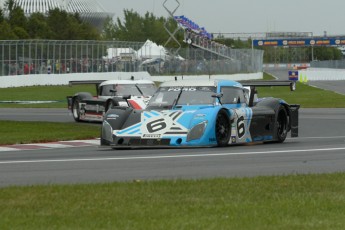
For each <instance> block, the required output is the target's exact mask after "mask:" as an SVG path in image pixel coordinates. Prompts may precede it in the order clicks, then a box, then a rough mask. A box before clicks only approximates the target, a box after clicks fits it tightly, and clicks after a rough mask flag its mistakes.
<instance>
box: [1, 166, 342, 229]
mask: <svg viewBox="0 0 345 230" xmlns="http://www.w3.org/2000/svg"><path fill="white" fill-rule="evenodd" d="M344 181H345V174H344V173H338V174H324V175H291V176H281V177H276V176H272V177H256V178H231V179H222V178H218V179H207V180H174V181H150V182H148V181H133V182H127V183H111V184H94V185H93V184H92V185H63V186H55V185H48V186H30V187H8V188H2V189H0V207H1V208H0V216H1V218H0V229H34V230H37V229H149V230H152V229H164V230H167V229H174V230H175V229H187V230H189V229H207V230H209V229H216V230H219V229H255V230H260V229H264V230H267V229H274V230H275V229H286V230H290V229H313V230H314V229H322V230H324V229H332V230H334V229H344V226H345V218H344V213H345V193H344V191H345V183H344Z"/></svg>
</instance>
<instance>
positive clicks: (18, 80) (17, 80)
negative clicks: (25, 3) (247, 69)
mask: <svg viewBox="0 0 345 230" xmlns="http://www.w3.org/2000/svg"><path fill="white" fill-rule="evenodd" d="M131 76H134V78H135V79H137V80H139V79H151V80H153V81H160V82H163V81H170V80H171V81H172V80H174V79H175V76H152V77H151V76H150V74H149V73H148V72H108V73H75V74H37V75H17V76H3V77H0V88H9V87H21V86H34V85H68V82H69V81H80V80H114V79H122V80H126V79H130V78H131ZM262 77H263V73H250V74H233V75H214V76H211V77H209V76H208V75H200V76H184V77H183V79H196V80H197V79H209V78H211V79H231V80H235V81H236V80H253V79H262ZM181 78H182V77H181V76H178V79H181Z"/></svg>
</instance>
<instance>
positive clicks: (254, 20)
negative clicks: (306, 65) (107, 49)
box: [98, 0, 345, 35]
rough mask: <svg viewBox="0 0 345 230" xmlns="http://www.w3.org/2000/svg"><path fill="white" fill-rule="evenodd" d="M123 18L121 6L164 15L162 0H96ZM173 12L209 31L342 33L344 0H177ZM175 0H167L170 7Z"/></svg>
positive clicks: (344, 9) (344, 11)
mask: <svg viewBox="0 0 345 230" xmlns="http://www.w3.org/2000/svg"><path fill="white" fill-rule="evenodd" d="M98 1H99V2H100V4H101V5H102V6H103V7H104V8H105V9H106V11H109V12H113V13H115V18H117V17H119V18H121V19H122V18H123V10H124V9H128V10H130V9H133V10H134V11H135V12H138V13H139V14H141V15H144V14H145V13H146V12H152V13H153V14H154V15H155V16H164V17H168V16H169V15H168V13H167V12H166V10H165V9H164V8H163V6H162V5H163V2H164V0H98ZM179 2H180V4H181V5H180V7H179V8H178V10H177V11H176V12H175V14H174V15H185V16H186V17H188V18H189V19H191V20H192V21H194V22H196V23H197V24H198V25H199V26H201V27H205V29H206V30H207V31H208V32H211V33H219V32H221V33H256V32H272V31H276V32H313V34H314V35H323V34H324V31H327V34H328V35H345V25H344V23H345V1H344V0H328V1H325V0H287V1H283V0H236V1H235V0H179ZM176 5H177V3H176V1H175V0H167V6H168V8H169V9H170V10H173V7H172V6H176Z"/></svg>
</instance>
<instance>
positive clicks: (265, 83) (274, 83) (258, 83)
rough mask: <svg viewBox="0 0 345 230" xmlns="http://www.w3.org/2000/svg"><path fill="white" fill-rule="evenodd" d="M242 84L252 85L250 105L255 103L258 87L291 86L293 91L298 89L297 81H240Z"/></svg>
mask: <svg viewBox="0 0 345 230" xmlns="http://www.w3.org/2000/svg"><path fill="white" fill-rule="evenodd" d="M240 83H241V84H242V86H244V87H250V96H249V106H250V107H252V106H253V104H254V96H255V94H256V93H257V91H256V87H258V86H259V87H271V86H289V87H290V90H291V91H295V90H296V82H295V81H240Z"/></svg>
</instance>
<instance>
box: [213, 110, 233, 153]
mask: <svg viewBox="0 0 345 230" xmlns="http://www.w3.org/2000/svg"><path fill="white" fill-rule="evenodd" d="M215 128H216V140H217V145H218V146H219V147H224V146H227V145H228V144H229V140H230V136H231V124H230V120H229V118H228V115H227V113H226V112H225V111H224V110H221V111H219V113H218V114H217V119H216V127H215Z"/></svg>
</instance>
